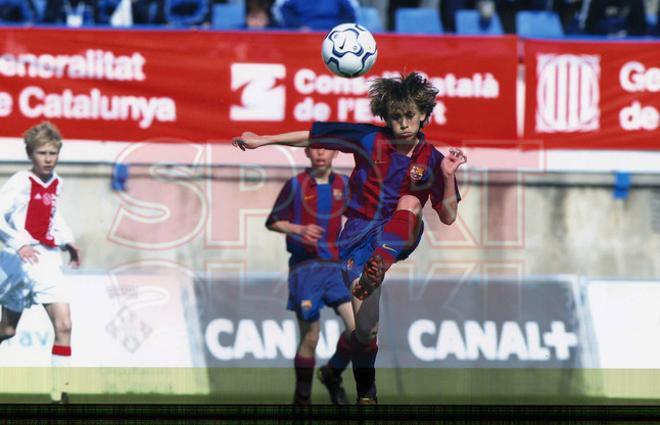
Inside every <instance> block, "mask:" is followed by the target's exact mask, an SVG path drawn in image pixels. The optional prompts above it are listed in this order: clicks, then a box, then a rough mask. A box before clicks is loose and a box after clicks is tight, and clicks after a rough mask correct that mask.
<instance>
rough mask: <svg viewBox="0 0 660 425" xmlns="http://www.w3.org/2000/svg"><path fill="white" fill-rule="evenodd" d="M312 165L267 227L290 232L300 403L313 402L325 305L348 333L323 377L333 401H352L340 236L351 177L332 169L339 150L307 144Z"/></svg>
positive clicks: (289, 187)
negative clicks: (346, 377) (346, 384)
mask: <svg viewBox="0 0 660 425" xmlns="http://www.w3.org/2000/svg"><path fill="white" fill-rule="evenodd" d="M305 153H306V155H307V157H308V158H309V159H310V162H311V167H309V168H307V169H306V170H305V171H304V172H302V173H300V174H298V175H297V176H296V177H293V178H292V179H290V180H289V181H287V182H286V184H285V185H284V187H283V188H282V190H281V191H280V193H279V195H278V197H277V200H276V201H275V206H274V207H273V210H272V211H271V213H270V215H269V216H268V219H267V220H266V226H267V227H268V228H269V229H270V230H273V231H276V232H280V233H284V234H286V235H287V237H286V245H287V251H289V252H290V253H291V257H290V259H289V300H288V304H287V309H289V310H292V311H294V312H296V316H297V318H298V326H299V328H300V344H299V345H298V350H297V352H296V357H295V360H294V366H295V371H296V389H295V392H294V399H293V401H294V403H295V404H310V402H311V390H312V376H313V371H314V364H315V360H314V352H315V351H316V345H317V342H318V339H319V334H320V322H319V318H320V315H319V313H320V310H321V308H322V307H323V306H326V305H327V306H329V307H332V308H334V309H335V312H336V313H337V314H338V315H339V316H340V317H341V318H342V320H343V322H344V326H345V328H346V332H345V333H343V334H342V335H341V336H340V338H339V341H338V342H337V350H336V352H335V354H334V355H333V356H332V358H331V359H330V361H329V362H328V364H326V365H325V366H323V367H321V368H320V369H319V374H318V376H319V379H320V380H321V382H322V383H323V384H324V385H325V386H326V388H327V389H328V392H329V393H330V399H331V401H332V403H333V404H346V403H347V402H348V400H347V398H346V392H345V390H344V388H343V386H342V385H341V383H342V379H341V373H342V372H343V371H344V369H346V366H348V362H350V360H351V352H350V348H351V344H350V338H351V333H352V331H353V330H354V329H355V321H354V318H353V309H352V308H351V303H350V301H351V295H350V293H349V291H348V289H347V288H346V286H345V285H344V280H343V276H342V270H341V264H340V261H339V248H338V246H337V238H338V237H339V232H340V230H341V224H342V217H343V213H344V210H345V209H346V201H347V200H348V178H347V177H346V176H344V175H342V174H337V173H334V172H333V171H332V161H333V159H334V158H336V156H337V151H333V150H328V149H325V148H322V147H321V148H309V147H308V148H306V149H305Z"/></svg>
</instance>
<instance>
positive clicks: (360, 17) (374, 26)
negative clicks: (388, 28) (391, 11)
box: [357, 6, 384, 32]
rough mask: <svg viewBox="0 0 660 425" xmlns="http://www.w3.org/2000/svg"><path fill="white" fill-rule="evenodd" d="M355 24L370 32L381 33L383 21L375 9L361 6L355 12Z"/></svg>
mask: <svg viewBox="0 0 660 425" xmlns="http://www.w3.org/2000/svg"><path fill="white" fill-rule="evenodd" d="M357 23H358V24H360V25H362V26H363V27H365V28H366V29H368V30H369V31H371V32H383V31H384V28H383V21H382V20H381V19H380V13H378V9H376V8H375V7H367V6H361V7H359V8H358V10H357Z"/></svg>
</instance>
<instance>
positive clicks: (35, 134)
mask: <svg viewBox="0 0 660 425" xmlns="http://www.w3.org/2000/svg"><path fill="white" fill-rule="evenodd" d="M23 140H24V141H25V152H27V154H28V156H29V157H32V152H34V150H35V149H36V148H38V147H39V146H43V145H45V144H48V143H52V144H54V145H55V146H56V147H57V150H58V151H59V150H60V149H61V148H62V136H61V135H60V130H58V129H57V127H55V125H54V124H53V123H51V122H49V121H44V122H42V123H40V124H37V125H35V126H34V127H32V128H30V129H29V130H28V131H26V132H25V134H24V135H23Z"/></svg>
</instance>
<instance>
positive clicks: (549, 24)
mask: <svg viewBox="0 0 660 425" xmlns="http://www.w3.org/2000/svg"><path fill="white" fill-rule="evenodd" d="M516 32H517V33H518V35H519V36H521V37H562V36H563V35H564V30H563V29H562V27H561V21H560V20H559V15H557V14H556V13H555V12H542V11H534V12H531V11H522V12H518V13H517V14H516Z"/></svg>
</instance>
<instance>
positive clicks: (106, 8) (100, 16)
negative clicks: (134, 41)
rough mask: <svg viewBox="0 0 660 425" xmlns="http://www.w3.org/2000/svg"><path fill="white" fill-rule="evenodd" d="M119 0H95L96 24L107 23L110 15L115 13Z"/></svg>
mask: <svg viewBox="0 0 660 425" xmlns="http://www.w3.org/2000/svg"><path fill="white" fill-rule="evenodd" d="M120 1H121V0H98V2H97V10H98V12H97V21H96V24H97V25H109V24H110V17H112V14H113V13H115V9H117V6H119V2H120Z"/></svg>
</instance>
